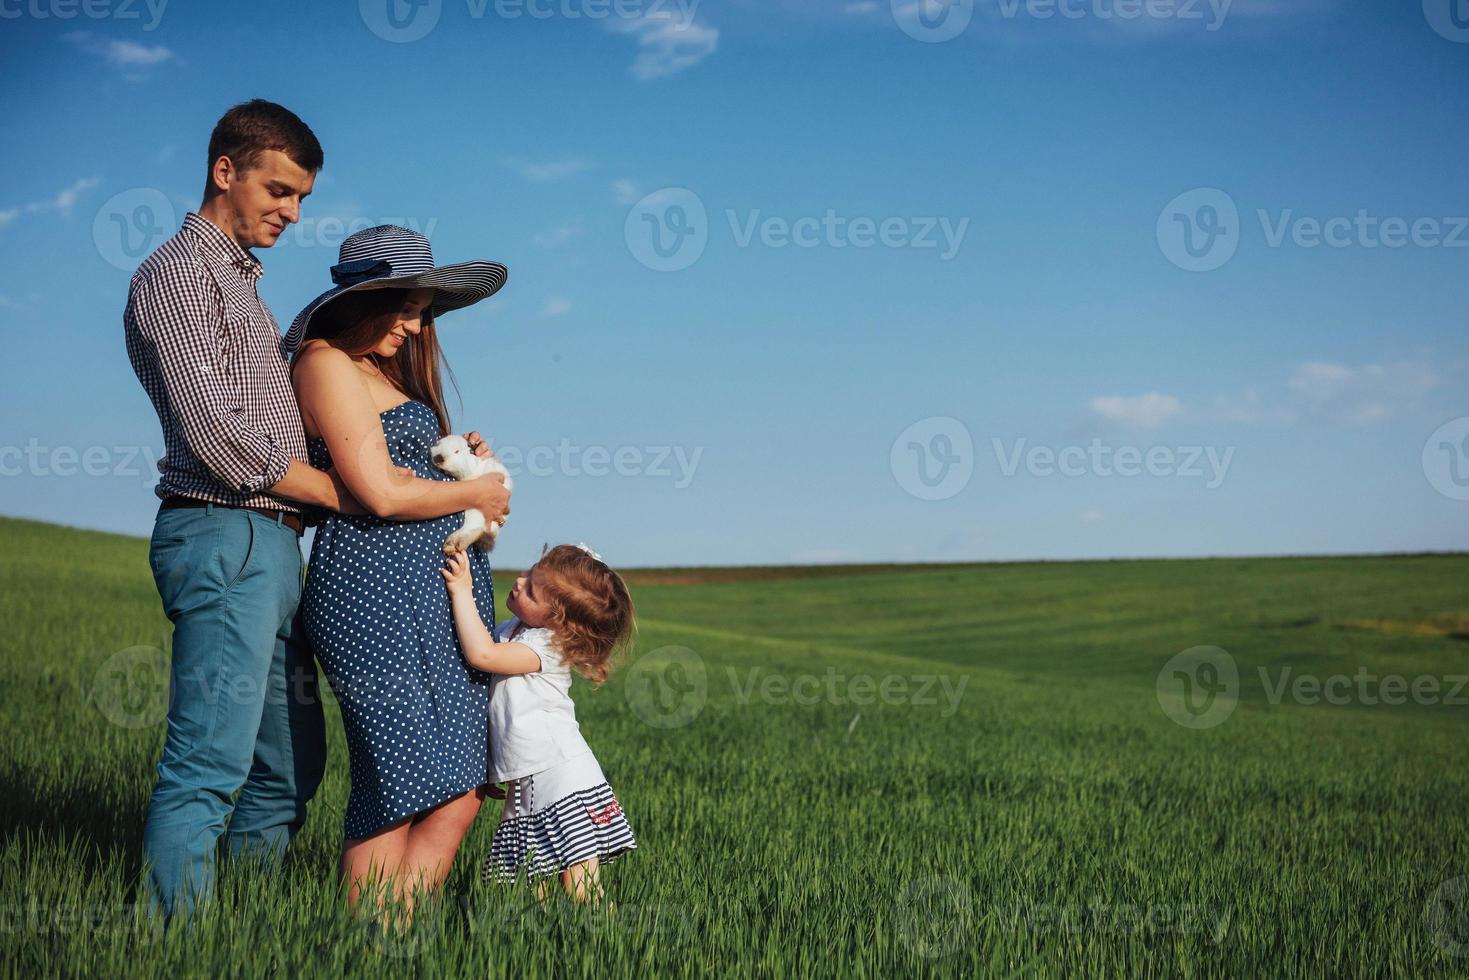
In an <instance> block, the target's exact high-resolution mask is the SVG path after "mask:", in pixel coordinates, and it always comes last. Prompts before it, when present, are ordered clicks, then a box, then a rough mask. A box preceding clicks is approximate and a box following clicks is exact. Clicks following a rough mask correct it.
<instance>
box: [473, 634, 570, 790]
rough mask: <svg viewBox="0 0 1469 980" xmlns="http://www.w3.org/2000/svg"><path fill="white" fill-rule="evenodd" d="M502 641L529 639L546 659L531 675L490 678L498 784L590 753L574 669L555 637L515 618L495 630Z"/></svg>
mask: <svg viewBox="0 0 1469 980" xmlns="http://www.w3.org/2000/svg"><path fill="white" fill-rule="evenodd" d="M495 639H496V641H498V642H500V643H524V644H525V645H526V646H528V647H530V648H531V649H532V650H534V651H535V652H536V655H537V656H539V657H540V658H541V669H540V670H538V671H536V672H535V673H531V674H495V675H493V679H492V680H491V682H490V706H489V714H490V761H491V763H492V766H491V768H492V771H493V776H492V778H493V779H494V781H495V782H497V783H503V782H505V781H506V780H510V779H520V778H521V777H522V776H531V775H534V774H535V773H538V772H544V771H545V770H547V769H549V768H551V767H552V766H554V765H556V764H557V763H560V762H564V761H566V760H567V759H575V758H578V757H580V756H583V755H589V754H590V753H591V751H592V749H591V746H589V745H587V742H586V739H584V738H582V734H581V726H580V725H579V724H577V721H576V705H575V704H573V703H572V700H571V668H570V667H568V666H567V665H566V664H564V663H563V662H562V660H561V656H560V654H558V653H557V652H556V636H555V634H553V633H552V632H551V631H550V630H548V629H540V628H536V629H532V628H529V627H526V626H525V625H524V624H522V623H521V622H520V619H519V617H511V618H510V619H509V620H508V621H506V622H505V623H504V624H503V625H502V626H500V627H499V628H498V629H496V630H495Z"/></svg>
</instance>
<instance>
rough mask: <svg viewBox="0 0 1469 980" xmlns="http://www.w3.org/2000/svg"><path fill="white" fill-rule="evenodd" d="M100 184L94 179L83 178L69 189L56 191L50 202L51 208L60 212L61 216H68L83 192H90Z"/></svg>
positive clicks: (99, 181)
mask: <svg viewBox="0 0 1469 980" xmlns="http://www.w3.org/2000/svg"><path fill="white" fill-rule="evenodd" d="M100 183H101V180H100V179H98V178H96V177H83V178H82V179H81V180H79V181H77V182H76V183H74V184H72V185H71V186H70V187H65V188H62V189H61V190H59V191H57V192H56V197H55V198H53V199H52V200H51V207H53V208H55V209H56V210H58V211H60V212H61V213H62V214H68V213H70V212H71V209H72V205H74V204H76V202H77V198H79V197H81V196H82V194H83V193H84V192H85V191H89V190H91V189H92V188H93V187H96V186H97V185H98V184H100Z"/></svg>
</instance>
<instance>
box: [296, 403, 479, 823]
mask: <svg viewBox="0 0 1469 980" xmlns="http://www.w3.org/2000/svg"><path fill="white" fill-rule="evenodd" d="M381 418H382V424H383V433H384V435H386V436H387V442H388V451H389V453H390V455H391V456H392V458H393V462H394V464H396V465H398V466H405V467H411V468H412V469H413V471H414V472H415V473H416V474H417V475H418V476H420V477H423V478H424V479H429V480H448V479H451V477H449V476H448V474H446V473H444V472H442V471H441V470H439V469H438V468H437V467H435V466H434V465H433V463H432V462H430V461H429V455H428V454H429V447H431V446H432V445H433V444H434V443H435V442H437V441H438V439H439V424H438V418H437V416H435V415H434V411H433V409H432V408H431V407H429V406H428V405H427V404H426V403H424V402H420V401H407V402H404V403H402V404H401V405H397V406H394V407H393V408H390V409H388V410H387V411H386V412H383V413H382V416H381ZM308 448H309V450H310V454H311V464H312V465H313V466H316V467H318V468H321V469H326V468H328V467H330V466H331V457H330V455H329V454H328V453H327V450H326V444H325V443H324V442H323V441H322V440H321V439H319V438H318V439H311V440H309V446H308ZM462 523H463V515H462V514H449V515H447V516H445V517H440V518H437V519H435V520H430V521H387V520H382V519H380V518H376V517H371V516H364V517H353V516H348V515H345V514H333V515H331V516H330V517H329V518H328V519H327V520H326V522H325V523H323V524H321V525H319V526H318V527H317V529H316V539H315V541H314V542H313V543H312V546H311V563H310V566H309V568H308V570H307V574H306V587H305V592H304V593H303V595H302V598H301V604H302V614H303V616H304V617H305V622H306V633H307V636H308V637H309V638H310V640H311V643H312V645H313V646H314V647H315V648H316V654H317V658H318V659H319V660H320V661H321V664H322V667H323V669H324V670H325V672H326V675H327V680H328V682H329V683H330V684H331V687H332V691H333V693H335V694H336V696H337V700H338V702H339V703H340V705H341V709H342V722H343V726H344V727H345V728H346V732H347V750H348V753H349V755H350V756H351V763H352V793H351V796H350V798H349V799H348V801H347V818H346V826H345V828H344V831H343V832H344V834H345V835H346V837H347V839H349V840H351V839H356V838H360V837H366V836H368V835H369V834H372V833H373V832H375V831H378V830H381V829H382V828H384V827H386V826H387V825H388V824H391V823H394V822H396V821H399V820H402V819H403V818H404V817H408V816H412V815H413V814H415V813H421V812H422V811H424V810H427V809H430V808H431V807H434V806H436V805H438V804H440V803H443V802H444V801H445V800H448V799H450V798H452V797H455V796H458V795H460V794H461V793H464V792H466V791H468V790H472V789H474V788H475V787H477V786H481V785H483V784H485V783H486V782H488V781H489V773H488V768H489V754H488V741H487V734H488V721H487V718H486V706H487V703H488V697H489V689H490V675H489V674H484V673H481V672H479V671H477V670H475V669H474V668H472V667H470V666H469V665H468V664H467V663H465V661H464V656H463V654H462V652H461V651H460V647H459V640H458V637H457V636H456V635H455V632H454V621H453V619H452V617H451V614H450V609H449V593H448V590H447V589H445V587H444V580H443V579H442V578H441V577H440V576H439V568H440V567H441V566H442V564H443V544H444V539H445V538H447V537H448V536H449V535H450V534H451V533H453V532H454V531H456V530H457V529H458V528H459V526H460V525H461V524H462ZM469 561H470V568H471V570H472V572H473V574H474V599H475V604H476V605H477V606H478V607H479V612H480V616H482V617H483V618H484V621H485V623H486V625H487V626H489V627H490V628H493V627H494V620H495V595H494V586H493V583H492V582H491V580H490V562H489V556H487V555H486V554H484V553H483V552H481V551H477V550H474V549H471V550H470V552H469Z"/></svg>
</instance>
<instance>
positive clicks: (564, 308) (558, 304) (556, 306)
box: [541, 296, 571, 317]
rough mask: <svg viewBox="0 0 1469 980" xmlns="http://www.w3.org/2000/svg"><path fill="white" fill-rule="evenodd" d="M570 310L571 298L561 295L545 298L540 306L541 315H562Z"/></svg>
mask: <svg viewBox="0 0 1469 980" xmlns="http://www.w3.org/2000/svg"><path fill="white" fill-rule="evenodd" d="M570 312H571V300H569V299H566V298H564V297H561V296H552V297H550V298H548V299H547V300H546V305H545V306H543V307H542V308H541V316H544V317H553V316H564V315H565V314H567V313H570Z"/></svg>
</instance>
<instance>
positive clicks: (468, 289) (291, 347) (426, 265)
mask: <svg viewBox="0 0 1469 980" xmlns="http://www.w3.org/2000/svg"><path fill="white" fill-rule="evenodd" d="M508 275H509V271H508V270H507V269H506V268H505V267H504V266H503V265H501V264H500V263H498V262H483V261H481V262H459V263H456V264H455V265H442V266H435V265H434V253H433V249H432V248H431V247H429V243H428V239H427V238H425V237H424V236H423V235H421V234H419V233H418V232H416V231H413V230H412V229H409V228H401V227H399V226H398V225H378V226H376V227H374V228H364V229H363V230H362V231H359V232H354V233H353V234H351V235H348V236H347V238H346V240H345V241H343V242H342V247H341V250H340V251H339V252H338V254H337V264H336V265H334V266H332V282H334V283H336V285H335V286H333V287H332V288H331V289H328V290H327V291H326V292H324V293H322V294H321V295H320V296H318V297H316V299H314V300H312V301H311V302H310V303H307V304H306V308H305V309H304V310H302V311H301V312H300V313H298V314H297V315H296V319H295V320H294V321H292V323H291V329H289V330H287V331H286V336H285V338H284V339H282V340H281V355H282V356H283V357H290V356H291V354H293V353H294V352H295V350H296V348H297V347H299V346H301V341H302V340H303V339H304V338H305V337H306V328H307V327H308V326H310V324H311V318H312V317H313V316H314V315H315V314H316V313H317V312H318V311H319V310H320V309H321V308H322V307H323V306H325V305H326V304H328V303H330V302H331V301H332V300H334V299H336V298H337V297H339V296H342V295H344V294H346V293H350V292H355V291H357V290H361V289H432V290H433V291H434V298H433V302H432V303H431V304H430V307H431V308H432V309H433V312H434V315H435V316H438V315H439V314H442V313H447V312H449V311H450V310H458V309H462V308H463V307H466V306H472V305H474V304H475V303H478V302H479V301H480V300H482V299H486V298H488V297H490V296H493V295H495V293H497V292H499V290H500V287H501V286H503V285H505V278H506V276H508Z"/></svg>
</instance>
